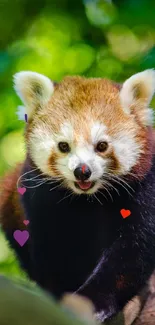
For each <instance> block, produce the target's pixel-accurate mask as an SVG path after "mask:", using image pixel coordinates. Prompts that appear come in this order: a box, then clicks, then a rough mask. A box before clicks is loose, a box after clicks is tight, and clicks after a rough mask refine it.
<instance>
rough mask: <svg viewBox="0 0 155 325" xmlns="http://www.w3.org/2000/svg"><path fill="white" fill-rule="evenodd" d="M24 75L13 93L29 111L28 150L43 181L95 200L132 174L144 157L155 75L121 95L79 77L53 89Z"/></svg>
mask: <svg viewBox="0 0 155 325" xmlns="http://www.w3.org/2000/svg"><path fill="white" fill-rule="evenodd" d="M23 74H24V75H22V73H19V74H17V75H16V79H15V87H16V90H17V92H18V94H19V95H20V97H21V98H22V99H23V101H24V104H25V106H26V107H27V113H28V120H29V122H28V127H27V131H26V142H27V148H28V151H29V154H30V156H31V158H32V160H33V162H34V163H35V165H36V166H37V167H38V168H39V169H40V170H41V171H42V172H43V173H44V174H45V175H48V176H49V177H51V178H54V179H60V180H61V181H62V186H65V187H66V188H69V189H71V190H72V191H73V192H74V193H77V194H81V193H85V194H93V193H95V192H96V191H98V190H99V189H100V188H106V191H108V189H107V185H108V184H110V180H111V179H116V180H118V182H119V178H120V177H121V176H123V175H127V174H129V173H130V172H131V171H132V169H133V167H134V166H136V164H137V163H138V161H139V159H140V157H141V155H142V154H144V151H145V146H146V139H145V130H146V127H147V125H149V123H150V117H151V114H150V109H148V103H149V101H150V98H151V97H152V95H153V92H154V88H155V73H154V71H153V70H148V71H146V72H143V73H139V74H137V75H135V76H133V77H131V78H130V79H128V80H127V81H126V82H125V83H124V84H123V87H122V89H121V90H119V89H118V88H117V87H116V86H115V85H114V84H113V83H112V82H110V81H108V80H104V79H85V78H82V77H66V78H65V79H64V80H63V81H62V82H61V83H60V84H58V85H56V86H55V88H54V87H53V84H52V82H51V81H49V79H48V78H47V79H42V76H40V75H38V74H35V73H30V72H29V73H24V72H23ZM25 74H28V75H25ZM136 76H137V77H136ZM43 78H46V77H43ZM19 81H20V83H19ZM22 83H23V87H21V84H22ZM24 84H25V85H26V84H27V85H28V87H25V86H24ZM21 88H22V89H21ZM45 93H46V94H45Z"/></svg>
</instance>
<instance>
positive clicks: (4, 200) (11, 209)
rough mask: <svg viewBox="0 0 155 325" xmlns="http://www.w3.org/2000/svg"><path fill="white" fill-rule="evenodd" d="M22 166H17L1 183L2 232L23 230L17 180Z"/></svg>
mask: <svg viewBox="0 0 155 325" xmlns="http://www.w3.org/2000/svg"><path fill="white" fill-rule="evenodd" d="M21 168H22V165H21V164H19V165H18V166H17V167H16V169H15V170H14V171H13V172H10V173H8V175H7V176H6V177H5V178H4V180H2V181H1V186H0V216H1V220H0V221H1V225H2V228H3V229H4V230H8V229H10V230H13V229H24V228H25V226H24V224H23V220H24V211H23V209H22V207H21V204H20V201H19V194H18V192H17V184H16V183H17V180H18V178H19V176H20V173H21Z"/></svg>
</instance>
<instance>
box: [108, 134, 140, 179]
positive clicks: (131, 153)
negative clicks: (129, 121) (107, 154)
mask: <svg viewBox="0 0 155 325" xmlns="http://www.w3.org/2000/svg"><path fill="white" fill-rule="evenodd" d="M112 144H113V147H114V150H115V153H116V156H117V158H118V159H119V162H120V164H121V173H123V174H126V173H127V172H128V171H130V169H131V168H132V167H133V166H134V165H135V164H136V162H137V160H138V158H139V155H140V153H141V147H140V145H139V144H137V143H136V142H135V140H134V137H133V136H132V135H131V134H125V133H124V132H120V134H118V135H117V136H116V138H114V139H113V140H112Z"/></svg>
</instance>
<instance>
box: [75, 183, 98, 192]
mask: <svg viewBox="0 0 155 325" xmlns="http://www.w3.org/2000/svg"><path fill="white" fill-rule="evenodd" d="M74 184H75V186H76V187H77V188H80V189H81V190H83V191H87V190H89V189H90V188H92V187H93V186H94V184H95V182H82V181H78V182H74Z"/></svg>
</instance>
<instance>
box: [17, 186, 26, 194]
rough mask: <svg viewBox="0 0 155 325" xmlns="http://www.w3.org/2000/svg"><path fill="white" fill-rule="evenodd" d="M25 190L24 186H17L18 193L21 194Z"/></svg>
mask: <svg viewBox="0 0 155 325" xmlns="http://www.w3.org/2000/svg"><path fill="white" fill-rule="evenodd" d="M25 192H26V188H25V187H18V193H20V194H21V195H23V194H24V193H25Z"/></svg>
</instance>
